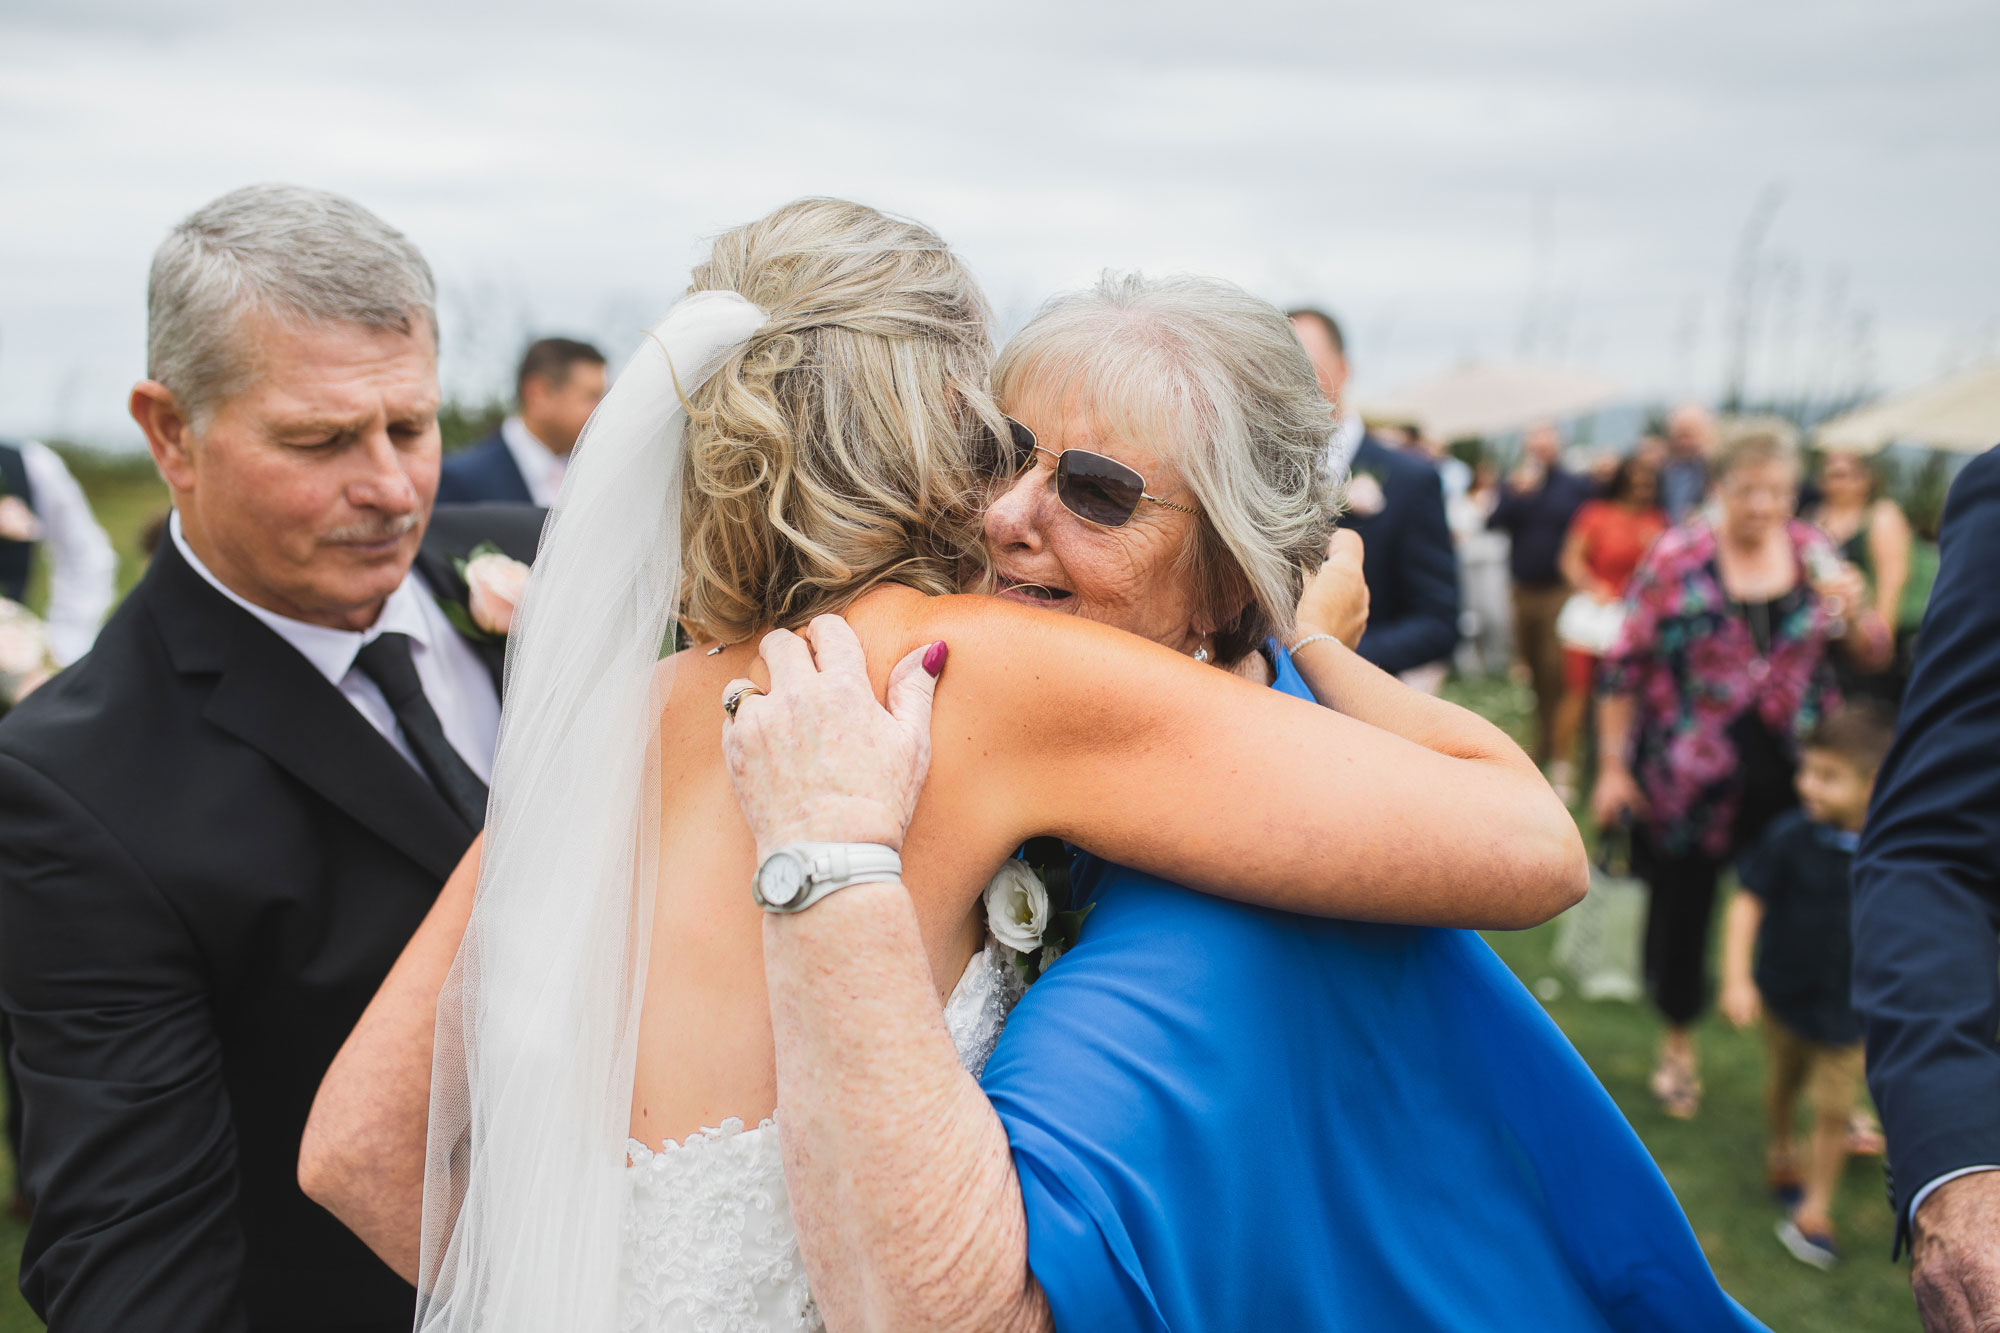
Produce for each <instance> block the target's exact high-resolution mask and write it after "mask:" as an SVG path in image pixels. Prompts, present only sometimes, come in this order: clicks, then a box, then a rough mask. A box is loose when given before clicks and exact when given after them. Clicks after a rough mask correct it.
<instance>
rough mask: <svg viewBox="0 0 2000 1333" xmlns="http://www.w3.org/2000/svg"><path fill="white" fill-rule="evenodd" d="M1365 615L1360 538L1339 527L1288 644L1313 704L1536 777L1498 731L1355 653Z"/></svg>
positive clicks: (1531, 765)
mask: <svg viewBox="0 0 2000 1333" xmlns="http://www.w3.org/2000/svg"><path fill="white" fill-rule="evenodd" d="M1367 614H1368V584H1367V582H1366V581H1365V580H1364V579H1363V578H1362V574H1361V538H1360V537H1358V536H1356V535H1355V534H1354V533H1352V532H1348V531H1346V530H1345V529H1342V530H1340V531H1337V532H1335V533H1334V534H1333V537H1332V538H1331V539H1330V540H1329V541H1328V543H1327V558H1326V562H1325V563H1324V564H1322V565H1321V566H1320V567H1319V571H1318V572H1317V573H1316V574H1314V575H1313V577H1312V578H1311V579H1310V580H1309V581H1308V582H1307V583H1306V587H1305V591H1304V593H1303V595H1301V597H1300V598H1299V610H1298V620H1297V625H1296V630H1295V633H1294V635H1293V639H1292V642H1294V643H1296V644H1299V645H1300V647H1299V649H1298V651H1297V652H1295V653H1294V654H1293V655H1292V665H1293V666H1294V667H1296V668H1297V669H1298V673H1299V675H1300V676H1301V677H1302V678H1303V679H1304V680H1305V683H1306V685H1307V686H1308V687H1309V688H1310V689H1311V690H1312V692H1313V697H1314V698H1315V699H1317V700H1319V701H1320V703H1322V704H1324V705H1326V706H1327V707H1328V708H1332V709H1335V710H1337V711H1339V712H1342V713H1345V714H1346V715H1347V716H1349V717H1351V718H1354V719H1355V720H1356V721H1359V722H1366V723H1368V724H1369V725H1370V726H1374V727H1379V728H1381V729H1382V730H1383V731H1386V732H1389V733H1390V734H1392V735H1396V736H1401V737H1402V738H1403V739H1404V740H1406V741H1411V742H1414V743H1415V744H1417V745H1421V746H1422V747H1424V748H1425V749H1426V750H1431V751H1433V752H1435V753H1437V754H1442V755H1449V756H1451V757H1452V758H1454V759H1466V760H1471V761H1473V762H1476V763H1483V764H1494V765H1497V766H1499V767H1501V768H1511V769H1513V770H1514V771H1516V772H1520V773H1526V774H1534V775H1536V777H1537V780H1539V774H1537V771H1536V769H1535V765H1534V761H1533V760H1531V759H1529V758H1528V756H1527V755H1526V754H1524V753H1522V751H1521V747H1520V746H1518V745H1516V744H1514V742H1513V741H1512V740H1510V739H1508V737H1507V733H1505V732H1504V731H1502V730H1500V728H1498V727H1496V726H1494V725H1493V724H1492V723H1491V722H1488V721H1487V720H1486V719H1485V718H1483V717H1480V716H1479V715H1478V714H1477V713H1474V712H1472V711H1470V710H1469V709H1464V708H1460V707H1458V706H1457V705H1456V704H1450V703H1446V702H1445V701H1444V700H1443V699H1438V698H1435V697H1433V696H1431V695H1428V694H1425V693H1424V692H1423V691H1421V690H1413V689H1411V688H1409V687H1408V686H1407V685H1404V684H1403V683H1402V682H1401V681H1399V680H1397V679H1396V678H1395V677H1394V676H1392V675H1390V674H1389V673H1388V672H1386V671H1384V670H1382V669H1381V668H1380V667H1378V666H1376V665H1374V664H1373V663H1372V662H1369V661H1368V660H1367V659H1366V658H1363V657H1362V656H1361V655H1360V654H1358V653H1356V652H1355V651H1354V645H1355V643H1356V642H1357V641H1358V640H1359V639H1360V637H1361V631H1362V629H1363V627H1365V625H1366V624H1367ZM1319 635H1331V636H1332V638H1331V639H1330V640H1329V639H1320V638H1316V636H1319ZM1307 639H1314V640H1315V641H1314V642H1312V643H1306V642H1305V640H1307Z"/></svg>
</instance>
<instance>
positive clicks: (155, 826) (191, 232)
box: [0, 186, 541, 1333]
mask: <svg viewBox="0 0 2000 1333" xmlns="http://www.w3.org/2000/svg"><path fill="white" fill-rule="evenodd" d="M434 306H435V297H434V287H433V283H432V278H431V272H430V268H429V266H428V265H427V264H426V263H425V261H424V258H423V256H422V255H421V254H419V253H418V252H417V250H416V248H415V246H413V245H412V244H411V243H410V242H409V241H408V240H407V239H406V238H405V237H404V236H403V235H402V234H401V233H399V232H397V231H395V230H394V229H392V228H390V227H389V226H388V225H386V224H385V223H383V222H382V221H381V220H380V219H379V218H377V217H375V216H374V215H373V214H371V213H369V212H367V211H366V210H364V209H362V208H360V207H358V206H357V205H355V204H353V203H351V202H349V201H347V200H345V199H342V198H340V197H338V196H335V195H330V194H325V193H322V192H319V191H314V190H305V189H299V188H296V187H291V186H255V187H251V188H248V189H243V190H238V191H235V192H234V193H231V194H228V195H224V196H223V197H222V198H220V199H217V200H215V201H214V202H212V203H210V204H208V205H207V206H205V207H203V208H201V209H199V210H198V211H196V212H195V213H194V214H192V215H190V216H189V217H188V218H187V219H186V220H184V221H183V222H181V223H180V224H179V225H178V226H176V227H175V228H174V229H173V231H172V232H171V233H170V234H169V236H168V237H167V239H166V240H165V241H164V242H163V243H162V244H161V246H160V248H159V250H158V251H157V252H156V253H155V255H154V257H153V265H152V272H151V277H150V280H149V283H148V288H147V344H146V357H147V362H146V364H147V378H146V379H145V380H143V381H141V382H140V383H139V384H138V385H137V386H136V387H135V388H134V389H133V391H132V396H131V411H132V415H133V417H134V418H135V420H136V421H137V422H138V425H139V427H140V429H141V430H142V431H143V432H144V434H145V437H146V441H147V444H148V446H149V448H150V449H151V451H152V456H153V460H154V462H155V464H156V465H157V466H158V468H159V471H160V473H161V475H162V476H163V477H164V478H165V480H166V482H167V486H168V488H169V490H170V491H171V493H172V496H173V501H174V514H173V517H172V518H171V520H170V521H169V526H168V532H167V539H166V540H165V541H164V542H163V544H162V545H161V547H160V549H159V552H158V554H157V555H156V556H155V557H154V558H153V561H152V563H151V565H150V566H149V568H148V570H147V572H146V575H145V577H144V579H143V580H142V581H141V582H140V583H139V585H138V587H137V588H136V589H135V590H134V591H133V592H132V594H131V595H130V596H129V597H128V598H127V599H126V600H125V602H124V604H123V605H122V606H120V607H119V609H118V611H117V612H116V613H115V614H114V615H113V616H112V618H111V620H110V622H109V623H108V624H106V626H105V627H104V630H103V633H102V634H101V635H100V636H99V638H98V641H97V645H96V647H95V648H94V649H93V650H92V651H91V652H90V654H89V655H88V656H86V657H85V658H84V659H83V660H82V662H80V663H79V664H78V665H76V666H74V667H71V668H70V669H68V670H66V671H64V672H62V673H61V674H59V675H58V676H57V677H56V678H55V679H54V680H53V681H51V682H50V683H49V684H47V685H45V686H43V687H42V688H41V689H40V690H38V691H36V692H35V693H34V694H33V695H32V696H31V697H29V698H28V699H27V700H26V701H25V702H24V703H23V704H22V705H21V706H20V707H18V708H16V709H15V710H14V711H13V712H12V713H11V714H9V715H8V717H7V718H6V720H5V722H4V723H0V1010H4V1012H5V1016H6V1020H7V1023H8V1026H9V1027H10V1029H11V1031H12V1036H13V1043H14V1047H13V1067H14V1070H15V1072H16V1074H17V1075H18V1078H19V1085H20V1092H21V1097H22V1101H23V1103H24V1104H25V1108H26V1123H25V1134H24V1142H23V1144H22V1149H21V1154H20V1163H19V1170H20V1179H21V1181H22V1183H23V1185H24V1187H25V1190H26V1193H27V1195H28V1197H29V1199H30V1200H31V1202H32V1203H33V1206H34V1216H33V1220H32V1222H31V1223H30V1225H29V1229H28V1235H27V1242H26V1246H25V1248H24V1249H23V1252H22V1255H21V1266H20V1272H21V1290H22V1293H23V1294H24V1295H25V1296H26V1297H27V1300H28V1303H29V1304H30V1305H31V1306H33V1308H34V1309H35V1312H36V1313H37V1314H39V1315H40V1316H41V1317H42V1318H43V1319H44V1320H46V1321H47V1323H48V1325H49V1327H50V1329H51V1330H53V1333H101V1331H102V1330H110V1329H117V1330H120V1331H121V1333H149V1331H150V1330H158V1331H159V1333H185V1331H186V1330H192V1329H202V1330H279V1329H284V1330H334V1329H339V1330H347V1331H349V1333H352V1331H355V1330H380V1333H392V1331H395V1333H401V1330H407V1329H408V1328H409V1327H410V1317H411V1315H410V1312H411V1309H412V1305H413V1301H414V1292H413V1291H412V1290H411V1288H410V1287H409V1286H408V1285H407V1284H406V1283H404V1282H403V1281H402V1280H401V1279H400V1278H398V1277H397V1276H396V1275H395V1274H394V1273H393V1272H391V1271H390V1270H389V1268H388V1267H386V1266H385V1265H384V1264H383V1263H382V1262H381V1261H380V1260H378V1259H376V1258H375V1257H374V1255H372V1254H371V1253H369V1252H368V1250H367V1249H366V1247H364V1246H363V1245H362V1244H361V1242H360V1241H358V1240H357V1239H355V1237H354V1236H353V1234H352V1233H351V1232H349V1231H348V1230H347V1229H346V1228H345V1227H343V1226H341V1225H340V1224H339V1223H338V1222H336V1221H335V1220H334V1219H333V1218H332V1217H331V1216H330V1215H328V1214H327V1213H326V1212H325V1211H323V1210H322V1209H320V1208H319V1207H318V1206H317V1205H315V1204H313V1203H312V1202H311V1201H310V1200H309V1199H307V1198H306V1196H305V1194H304V1193H303V1192H302V1191H301V1190H300V1188H299V1183H298V1151H299V1139H300V1134H301V1132H302V1130H303V1128H304V1125H305V1120H306V1112H307V1109H308V1108H309V1107H310V1105H311V1103H312V1099H313V1095H314V1092H315V1090H316V1089H317V1088H318V1086H319V1082H320V1079H321V1076H322V1075H323V1074H324V1073H325V1071H326V1069H327V1066H328V1065H329V1064H330V1063H331V1061H332V1059H333V1056H334V1053H335V1051H336V1050H337V1049H338V1048H339V1047H340V1045H341V1043H342V1042H343V1041H344V1040H345V1039H346V1037H347V1035H348V1033H349V1031H350V1030H351V1029H352V1028H353V1026H354V1024H355V1021H356V1020H357V1019H358V1018H359V1017H360V1014H361V1011H362V1009H363V1007H364V1006H365V1005H366V1004H367V1002H368V1000H369V998H370V997H371V996H372V995H373V994H374V992H375V990H376V988H377V986H379V985H380V983H381V981H382V978H383V976H384V975H385V974H386V973H387V972H388V970H389V966H390V964H391V963H392V962H393V961H394V960H395V958H396V955H397V953H398V951H399V950H400V949H401V948H402V946H403V944H404V942H405V941H406V940H407V939H408V937H409V935H410V933H411V932H412V931H413V930H414V929H415V928H416V926H417V923H418V922H419V921H420V920H421V919H422V918H423V915H424V913H425V911H426V910H427V909H428V908H429V906H430V903H431V900H432V899H433V898H434V897H435V895H436V893H437V891H438V888H439V886H440V885H441V884H442V883H443V882H444V880H445V877H446V876H447V875H449V874H450V873H451V870H452V868H453V867H454V866H455V865H456V864H457V863H458V860H459V858H460V857H461V855H462V854H463V853H464V851H465V849H466V847H467V846H468V845H469V844H470V843H471V841H472V839H473V835H474V834H475V832H476V831H477V830H478V828H479V827H480V825H481V823H482V822H483V819H484V815H485V802H486V778H487V775H488V772H489V771H490V766H491V764H492V759H493V751H494V745H495V740H496V733H497V729H498V722H499V714H500V700H499V681H500V671H499V668H500V655H501V648H502V646H503V645H502V641H501V640H498V639H495V638H493V637H491V636H490V635H487V636H482V638H481V639H480V640H479V641H475V640H474V639H472V638H471V637H468V636H466V635H464V634H462V633H461V632H460V630H459V629H457V628H455V627H454V624H453V620H452V619H451V618H450V617H448V615H447V613H446V612H445V610H444V609H443V608H444V604H445V603H451V604H455V605H460V606H461V608H462V609H463V608H464V607H465V606H466V604H468V603H469V600H470V599H469V590H468V588H467V587H466V584H465V583H464V581H463V579H462V578H461V576H460V575H459V574H458V573H457V572H456V568H457V566H456V558H458V557H462V556H464V555H465V554H467V552H468V551H469V550H470V549H471V548H472V547H473V546H474V545H475V544H476V543H478V542H480V541H482V540H491V541H495V542H497V543H499V544H500V545H501V546H502V547H503V548H507V549H510V550H511V551H512V552H513V553H514V554H515V555H517V556H521V557H527V556H531V555H532V552H533V543H534V540H535V537H536V534H537V533H538V531H539V529H540V519H541V511H539V510H535V509H531V508H528V507H526V506H519V507H504V508H502V507H493V506H480V507H477V508H471V509H466V510H463V511H461V512H459V513H458V514H456V515H453V516H451V517H450V518H449V519H447V518H446V516H444V515H439V516H438V517H437V519H436V521H432V517H433V516H432V513H431V501H432V496H433V494H434V492H435V490H436V486H437V471H438V456H439V444H438V428H437V420H436V416H437V408H438V383H437V362H436V335H435V327H436V326H435V319H434V315H433V311H434ZM252 348H254V349H255V355H254V356H253V355H250V354H249V353H250V349H252ZM304 445H310V446H312V447H311V448H310V449H307V448H302V447H300V446H304Z"/></svg>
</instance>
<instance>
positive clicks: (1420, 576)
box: [1292, 310, 1458, 693]
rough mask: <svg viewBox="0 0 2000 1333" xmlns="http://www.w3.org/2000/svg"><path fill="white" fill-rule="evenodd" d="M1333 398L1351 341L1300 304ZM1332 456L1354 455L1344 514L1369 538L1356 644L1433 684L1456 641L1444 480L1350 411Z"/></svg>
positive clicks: (1334, 459)
mask: <svg viewBox="0 0 2000 1333" xmlns="http://www.w3.org/2000/svg"><path fill="white" fill-rule="evenodd" d="M1292 327H1293V328H1294V329H1296V330H1297V331H1298V335H1299V341H1300V342H1302V343H1304V344H1305V349H1306V355H1307V356H1309V357H1310V358H1312V363H1313V369H1314V370H1315V371H1317V372H1318V374H1319V387H1320V389H1321V391H1322V392H1324V393H1325V394H1326V396H1327V400H1328V401H1329V402H1332V403H1335V404H1339V403H1340V401H1341V398H1340V395H1341V393H1342V391H1343V390H1344V389H1345V388H1346V387H1347V343H1346V340H1345V339H1344V338H1343V337H1342V336H1341V332H1340V325H1339V324H1338V323H1336V322H1335V321H1334V319H1333V318H1332V316H1330V315H1327V314H1325V313H1324V312H1322V311H1319V310H1294V311H1293V312H1292ZM1331 455H1332V456H1331V457H1330V458H1329V460H1328V462H1329V465H1330V466H1331V467H1333V468H1334V470H1335V471H1336V472H1338V471H1339V470H1340V467H1341V465H1342V464H1343V463H1346V464H1347V465H1348V469H1349V470H1348V486H1347V503H1348V509H1347V513H1346V514H1344V515H1342V517H1341V520H1340V521H1341V523H1342V524H1343V525H1344V526H1346V527H1347V528H1349V529H1350V530H1352V531H1353V532H1354V533H1356V534H1357V535H1358V536H1359V537H1360V538H1361V543H1362V553H1361V573H1362V577H1363V578H1364V579H1365V580H1366V581H1367V583H1368V630H1367V632H1366V633H1365V634H1363V635H1362V636H1361V644H1360V646H1359V647H1358V648H1357V649H1356V650H1355V651H1357V652H1358V653H1360V654H1361V656H1363V657H1365V658H1367V659H1368V660H1369V661H1371V662H1373V663H1374V664H1375V665H1376V666H1378V667H1381V668H1382V669H1383V670H1384V671H1388V672H1391V673H1393V674H1395V675H1398V676H1404V677H1406V678H1407V680H1408V681H1409V683H1410V684H1412V685H1416V686H1418V687H1419V688H1421V689H1425V690H1428V691H1430V692H1432V693H1435V692H1436V690H1437V688H1438V686H1439V685H1442V684H1443V683H1444V668H1445V665H1446V663H1447V662H1448V661H1449V659H1450V657H1451V653H1452V649H1454V648H1455V647H1457V646H1458V551H1457V548H1456V547H1454V546H1453V544H1452V540H1451V529H1450V528H1449V527H1448V526H1446V524H1445V516H1444V483H1443V481H1442V479H1441V478H1440V477H1439V476H1438V470H1437V469H1436V468H1435V467H1433V466H1432V465H1431V464H1430V463H1429V462H1427V461H1426V460H1424V459H1422V458H1419V457H1416V456H1415V455H1413V454H1408V453H1404V452H1402V451H1401V450H1397V449H1391V448H1390V447H1389V446H1387V445H1385V444H1383V443H1382V442H1381V441H1380V440H1378V439H1376V438H1375V437H1374V436H1372V435H1369V434H1367V433H1366V431H1365V430H1364V429H1363V428H1362V425H1361V418H1360V416H1359V414H1357V413H1355V412H1352V411H1343V413H1342V419H1341V425H1340V428H1339V430H1338V431H1337V432H1336V433H1335V435H1334V442H1333V448H1332V451H1331Z"/></svg>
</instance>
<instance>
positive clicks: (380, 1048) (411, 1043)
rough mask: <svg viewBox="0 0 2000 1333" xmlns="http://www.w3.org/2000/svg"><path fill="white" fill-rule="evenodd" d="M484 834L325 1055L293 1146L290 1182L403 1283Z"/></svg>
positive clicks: (418, 1217) (414, 1241) (412, 1270)
mask: <svg viewBox="0 0 2000 1333" xmlns="http://www.w3.org/2000/svg"><path fill="white" fill-rule="evenodd" d="M483 842H484V840H483V839H482V840H481V841H480V842H475V843H473V845H472V848H471V850H469V851H468V852H466V854H465V859H464V860H462V861H460V862H459V864H458V869H457V870H455V871H453V872H452V876H451V878H450V879H449V880H447V881H445V886H444V888H443V889H442V890H441V891H440V892H439V893H438V897H437V902H436V903H435V904H434V905H433V906H432V907H431V910H430V914H429V915H428V916H426V917H425V918H424V922H423V924H422V925H421V926H419V927H417V933H416V934H415V935H413V936H411V937H410V942H409V944H407V945H405V946H404V948H403V952H402V955H401V956H400V957H399V958H397V959H396V965H395V967H393V968H391V969H390V970H389V975H388V977H387V978H385V979H384V980H383V982H382V988H381V989H380V990H378V991H376V992H375V998H374V999H372V1000H370V1001H369V1002H368V1008H367V1009H366V1010H364V1011H363V1012H362V1015H361V1021H360V1022H359V1023H357V1024H355V1026H354V1031H353V1032H351V1033H349V1034H348V1036H347V1040H346V1041H345V1042H344V1043H342V1045H341V1048H340V1053H339V1054H338V1055H336V1056H334V1058H333V1064H332V1065H331V1066H330V1067H329V1068H328V1069H327V1071H326V1077H325V1079H323V1080H322V1081H321V1082H320V1085H319V1094H318V1095H317V1096H316V1097H314V1098H313V1105H312V1114H311V1115H310V1116H309V1117H308V1118H307V1120H306V1130H305V1137H304V1139H303V1140H302V1141H301V1143H300V1145H299V1188H300V1189H302V1190H304V1191H305V1192H306V1195H307V1197H309V1198H311V1199H312V1200H313V1201H314V1202H315V1203H317V1204H319V1205H320V1206H321V1207H323V1208H325V1209H326V1210H327V1211H328V1212H330V1213H332V1214H333V1215H334V1216H335V1217H337V1218H339V1219H340V1220H341V1222H343V1223H344V1224H345V1225H346V1226H347V1227H348V1229H349V1230H351V1231H353V1232H354V1234H355V1235H357V1236H359V1237H360V1238H361V1239H362V1241H363V1243H365V1244H366V1245H367V1246H368V1248H369V1249H371V1250H373V1251H375V1253H376V1254H377V1255H378V1256H379V1257H380V1258H381V1259H382V1261H383V1262H384V1263H386V1264H388V1265H389V1267H391V1268H393V1269H395V1270H396V1272H397V1273H398V1274H400V1275H401V1276H402V1278H403V1279H404V1280H405V1281H407V1282H415V1281H416V1280H417V1256H418V1253H419V1242H420V1240H421V1237H422V1233H423V1215H424V1184H423V1183H424V1151H425V1140H426V1137H427V1133H428V1130H429V1127H430V1099H431V1043H432V1039H433V1037H434V1035H435V1032H436V1028H437V1001H438V992H439V991H440V990H441V989H442V988H443V986H444V980H445V975H446V974H447V973H448V972H450V971H451V964H452V959H454V958H455V957H457V956H458V945H459V941H460V940H461V939H462V938H464V935H465V923H466V920H467V919H468V918H469V917H470V916H471V914H472V892H473V888H474V885H475V884H476V883H477V881H478V879H479V858H480V851H481V848H482V846H483Z"/></svg>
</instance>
